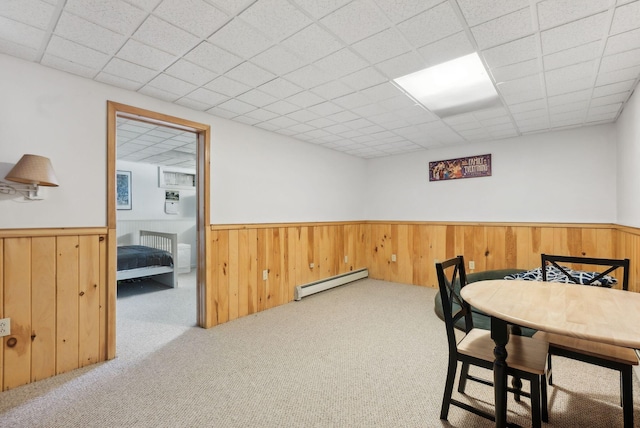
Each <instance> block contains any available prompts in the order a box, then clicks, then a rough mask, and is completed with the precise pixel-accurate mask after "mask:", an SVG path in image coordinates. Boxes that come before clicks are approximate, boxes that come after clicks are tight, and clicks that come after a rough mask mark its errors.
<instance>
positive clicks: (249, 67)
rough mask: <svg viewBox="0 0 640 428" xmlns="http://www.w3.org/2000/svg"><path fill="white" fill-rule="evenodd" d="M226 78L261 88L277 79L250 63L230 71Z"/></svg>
mask: <svg viewBox="0 0 640 428" xmlns="http://www.w3.org/2000/svg"><path fill="white" fill-rule="evenodd" d="M226 76H229V77H230V78H232V79H234V80H237V81H238V82H240V83H244V84H245V85H249V86H252V87H257V86H260V85H262V84H263V83H266V82H268V81H269V80H272V79H274V78H275V77H276V76H275V74H273V73H270V72H268V71H267V70H264V69H262V68H260V67H258V66H257V65H254V64H252V63H250V62H243V63H242V64H240V65H239V66H237V67H235V68H233V69H231V70H229V71H228V72H227V73H226Z"/></svg>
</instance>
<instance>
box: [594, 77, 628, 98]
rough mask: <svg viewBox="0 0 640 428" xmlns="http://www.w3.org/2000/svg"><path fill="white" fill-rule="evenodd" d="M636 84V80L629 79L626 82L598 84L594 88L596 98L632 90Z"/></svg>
mask: <svg viewBox="0 0 640 428" xmlns="http://www.w3.org/2000/svg"><path fill="white" fill-rule="evenodd" d="M635 84H636V81H635V79H634V80H627V81H625V82H618V83H612V84H609V85H603V86H598V87H596V88H594V89H593V96H594V98H597V97H604V96H607V95H612V94H617V93H620V92H626V91H631V90H632V89H633V88H634V86H635Z"/></svg>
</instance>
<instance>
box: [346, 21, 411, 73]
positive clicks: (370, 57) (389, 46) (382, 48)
mask: <svg viewBox="0 0 640 428" xmlns="http://www.w3.org/2000/svg"><path fill="white" fill-rule="evenodd" d="M352 48H353V49H355V51H356V52H357V53H359V54H360V55H362V56H363V57H364V58H365V59H366V60H367V61H369V62H370V63H372V64H376V63H378V62H381V61H384V60H386V59H389V58H393V57H396V56H398V55H401V54H403V53H406V52H409V51H410V50H411V46H410V45H409V44H408V43H407V42H406V41H405V39H404V38H403V37H402V35H400V34H399V33H398V30H396V29H395V28H388V29H386V30H384V31H381V32H380V33H378V34H374V35H373V36H371V37H368V38H366V39H364V40H361V41H359V42H357V43H354V44H353V45H352Z"/></svg>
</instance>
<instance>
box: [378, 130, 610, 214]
mask: <svg viewBox="0 0 640 428" xmlns="http://www.w3.org/2000/svg"><path fill="white" fill-rule="evenodd" d="M482 154H491V155H492V169H493V171H492V176H491V177H481V178H468V179H456V180H448V181H439V182H429V168H428V167H429V162H433V161H438V160H445V159H453V158H459V157H465V156H472V155H482ZM615 171H616V130H615V125H613V124H608V125H599V126H591V127H586V128H578V129H572V130H566V131H559V132H548V133H544V134H535V135H528V136H523V137H518V138H509V139H505V140H500V141H495V142H487V143H474V144H472V145H461V146H455V147H450V148H439V149H432V150H428V151H425V152H417V153H412V154H407V155H399V156H394V157H388V158H380V159H375V160H371V161H370V162H369V163H368V165H367V186H368V188H367V211H366V217H367V219H370V220H415V221H487V222H562V223H584V222H586V223H613V222H615V220H616V191H615V189H616V179H615V177H616V173H615Z"/></svg>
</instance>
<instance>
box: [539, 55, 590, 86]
mask: <svg viewBox="0 0 640 428" xmlns="http://www.w3.org/2000/svg"><path fill="white" fill-rule="evenodd" d="M595 67H596V62H595V60H591V61H587V62H581V63H579V64H574V65H570V66H567V67H563V68H557V69H555V70H551V71H547V72H546V73H545V81H546V83H547V86H557V85H562V84H564V83H566V82H570V81H572V80H576V79H583V78H590V79H593V76H594V75H595Z"/></svg>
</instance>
